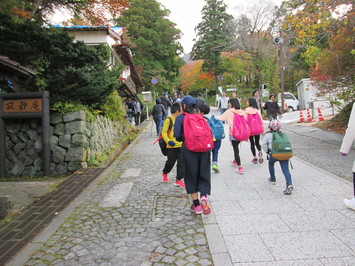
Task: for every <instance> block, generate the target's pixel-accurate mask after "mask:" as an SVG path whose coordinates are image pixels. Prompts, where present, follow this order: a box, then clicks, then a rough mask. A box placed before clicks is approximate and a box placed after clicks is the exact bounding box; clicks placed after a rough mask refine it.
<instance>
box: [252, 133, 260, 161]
mask: <svg viewBox="0 0 355 266" xmlns="http://www.w3.org/2000/svg"><path fill="white" fill-rule="evenodd" d="M249 141H250V149H251V152H252V153H253V156H254V157H255V156H256V151H255V146H256V148H257V149H258V151H261V146H260V143H259V142H260V135H255V136H250V137H249Z"/></svg>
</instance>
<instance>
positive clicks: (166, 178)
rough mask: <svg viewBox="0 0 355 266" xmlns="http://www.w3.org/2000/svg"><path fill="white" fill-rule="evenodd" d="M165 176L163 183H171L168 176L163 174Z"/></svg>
mask: <svg viewBox="0 0 355 266" xmlns="http://www.w3.org/2000/svg"><path fill="white" fill-rule="evenodd" d="M162 176H163V182H168V181H169V178H168V174H164V173H163V174H162Z"/></svg>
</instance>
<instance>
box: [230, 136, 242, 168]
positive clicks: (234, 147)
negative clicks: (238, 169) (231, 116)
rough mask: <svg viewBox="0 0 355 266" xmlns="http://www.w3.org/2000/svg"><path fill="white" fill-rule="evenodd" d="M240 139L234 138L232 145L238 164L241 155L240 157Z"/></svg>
mask: <svg viewBox="0 0 355 266" xmlns="http://www.w3.org/2000/svg"><path fill="white" fill-rule="evenodd" d="M239 143H240V141H239V140H232V146H233V151H234V160H235V161H236V162H237V164H238V166H240V164H241V162H240V157H239Z"/></svg>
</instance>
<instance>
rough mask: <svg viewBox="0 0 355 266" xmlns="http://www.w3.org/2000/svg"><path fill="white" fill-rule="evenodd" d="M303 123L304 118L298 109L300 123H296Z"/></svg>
mask: <svg viewBox="0 0 355 266" xmlns="http://www.w3.org/2000/svg"><path fill="white" fill-rule="evenodd" d="M303 122H304V117H303V114H302V109H300V121H298V123H303Z"/></svg>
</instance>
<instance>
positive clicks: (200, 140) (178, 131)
mask: <svg viewBox="0 0 355 266" xmlns="http://www.w3.org/2000/svg"><path fill="white" fill-rule="evenodd" d="M181 104H182V109H183V112H184V113H183V114H181V115H180V116H178V117H177V118H176V120H175V128H174V136H175V138H176V140H177V141H182V142H183V146H182V154H183V168H184V179H185V186H186V191H187V193H188V194H191V198H192V205H191V210H192V211H193V212H195V213H196V214H202V213H203V214H205V215H208V214H210V213H211V208H210V206H209V204H208V200H207V195H210V194H211V149H212V148H213V138H212V132H211V129H210V127H209V126H208V124H207V122H206V120H205V118H203V116H202V115H200V114H197V113H196V110H195V106H196V100H195V99H194V98H193V97H191V96H186V97H184V99H183V100H182V102H181ZM199 193H200V199H199ZM201 205H202V206H201Z"/></svg>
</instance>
